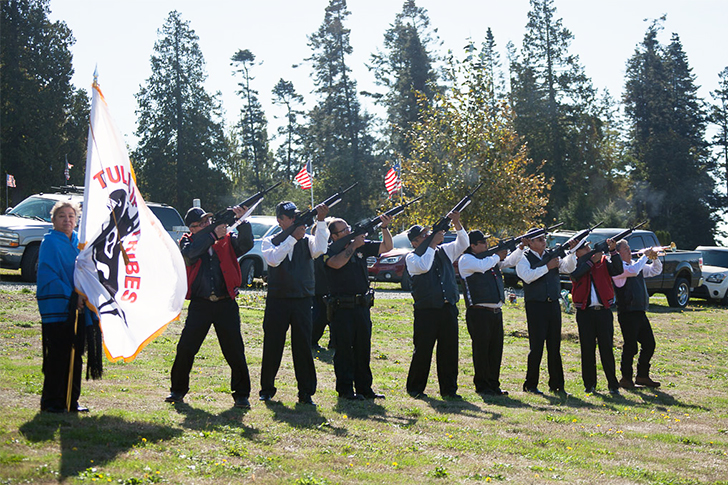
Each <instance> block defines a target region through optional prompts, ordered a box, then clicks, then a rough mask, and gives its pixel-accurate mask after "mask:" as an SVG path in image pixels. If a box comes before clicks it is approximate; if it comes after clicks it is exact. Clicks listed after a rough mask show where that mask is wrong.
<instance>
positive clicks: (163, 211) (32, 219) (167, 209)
mask: <svg viewBox="0 0 728 485" xmlns="http://www.w3.org/2000/svg"><path fill="white" fill-rule="evenodd" d="M83 190H84V189H83V187H75V186H66V187H60V188H59V190H58V191H57V192H55V193H51V194H45V193H40V194H35V195H31V196H30V197H28V198H26V199H24V200H23V201H22V202H21V203H20V204H18V205H17V206H15V207H9V208H8V209H7V210H6V211H5V214H4V215H0V267H2V268H7V269H20V275H21V278H22V279H23V280H24V281H29V282H33V281H35V279H36V274H37V271H38V250H39V249H40V242H41V241H42V240H43V236H44V235H45V234H46V233H47V232H48V231H49V230H50V229H51V228H52V227H53V224H51V215H50V214H51V209H52V208H53V206H54V205H55V204H56V202H58V201H59V200H68V201H70V202H74V203H77V204H78V205H79V206H82V205H83ZM147 206H148V207H149V209H150V210H151V211H152V212H153V213H154V215H156V216H157V219H159V220H160V222H161V223H162V225H163V226H164V228H165V230H166V231H167V232H168V233H169V235H170V236H171V237H172V239H174V240H175V241H176V242H178V241H179V239H180V237H182V234H184V233H185V232H186V231H187V227H186V226H185V225H184V221H183V220H182V217H181V216H180V215H179V212H177V210H176V209H175V208H174V207H172V206H168V205H166V204H158V203H155V202H147Z"/></svg>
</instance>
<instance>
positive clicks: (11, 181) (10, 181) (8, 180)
mask: <svg viewBox="0 0 728 485" xmlns="http://www.w3.org/2000/svg"><path fill="white" fill-rule="evenodd" d="M5 175H6V177H5V186H6V187H11V188H15V177H13V176H12V175H10V174H9V173H8V174H5Z"/></svg>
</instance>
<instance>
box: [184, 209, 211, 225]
mask: <svg viewBox="0 0 728 485" xmlns="http://www.w3.org/2000/svg"><path fill="white" fill-rule="evenodd" d="M211 215H212V212H205V211H204V210H202V208H201V207H192V208H191V209H190V210H188V211H187V214H185V226H187V227H190V225H191V224H194V223H195V222H200V221H201V220H202V219H204V218H205V217H210V216H211Z"/></svg>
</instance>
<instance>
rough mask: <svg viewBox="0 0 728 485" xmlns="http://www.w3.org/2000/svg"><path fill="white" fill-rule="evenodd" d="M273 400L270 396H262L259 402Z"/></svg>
mask: <svg viewBox="0 0 728 485" xmlns="http://www.w3.org/2000/svg"><path fill="white" fill-rule="evenodd" d="M271 399H273V396H271V395H270V394H261V395H260V397H259V398H258V400H259V401H264V402H268V401H270V400H271Z"/></svg>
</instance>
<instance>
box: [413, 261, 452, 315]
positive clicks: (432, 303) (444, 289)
mask: <svg viewBox="0 0 728 485" xmlns="http://www.w3.org/2000/svg"><path fill="white" fill-rule="evenodd" d="M412 297H413V298H414V300H415V308H417V309H420V308H442V307H443V306H445V303H450V304H452V305H455V304H457V302H458V300H459V299H460V294H459V293H458V284H457V281H456V280H455V269H454V268H453V266H452V261H450V258H448V257H447V253H445V251H443V250H442V249H441V248H439V247H438V248H437V249H435V260H434V261H433V262H432V267H431V268H430V271H428V272H427V273H423V274H418V275H415V276H413V277H412Z"/></svg>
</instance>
